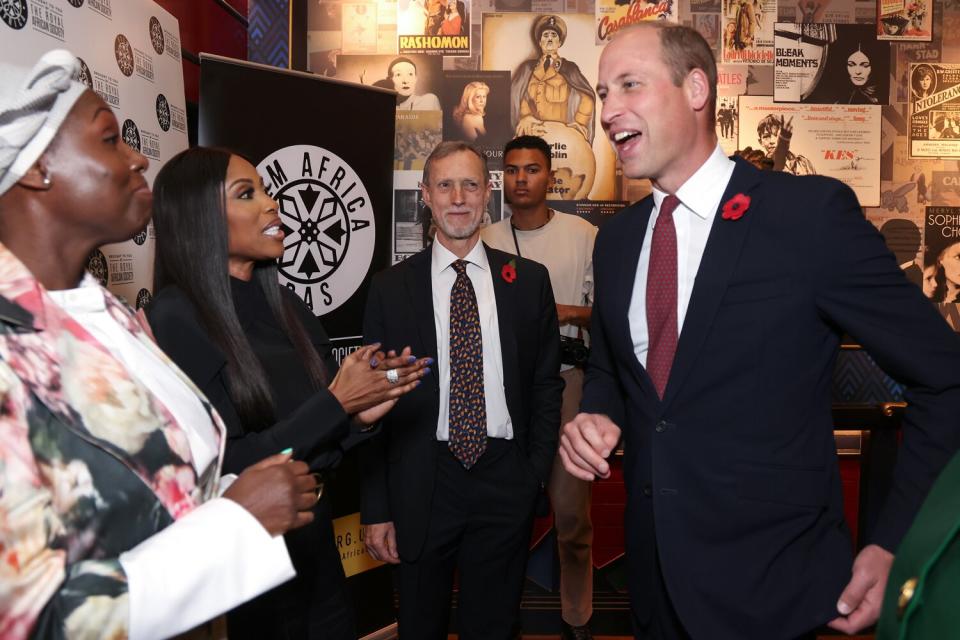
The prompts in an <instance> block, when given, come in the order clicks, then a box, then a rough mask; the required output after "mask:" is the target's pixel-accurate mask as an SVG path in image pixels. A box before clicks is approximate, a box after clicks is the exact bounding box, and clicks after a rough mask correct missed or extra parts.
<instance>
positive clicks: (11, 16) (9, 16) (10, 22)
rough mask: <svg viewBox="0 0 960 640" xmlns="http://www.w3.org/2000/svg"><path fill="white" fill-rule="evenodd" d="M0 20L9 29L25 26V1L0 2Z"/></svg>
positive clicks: (8, 0) (2, 0)
mask: <svg viewBox="0 0 960 640" xmlns="http://www.w3.org/2000/svg"><path fill="white" fill-rule="evenodd" d="M0 19H2V20H3V21H4V22H6V23H7V26H8V27H10V28H11V29H23V27H24V25H26V24H27V0H0Z"/></svg>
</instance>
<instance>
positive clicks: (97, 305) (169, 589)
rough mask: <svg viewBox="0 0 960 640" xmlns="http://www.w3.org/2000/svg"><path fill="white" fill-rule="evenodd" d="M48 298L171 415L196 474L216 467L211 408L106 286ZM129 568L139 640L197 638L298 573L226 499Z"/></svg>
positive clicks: (140, 554) (165, 534)
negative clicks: (130, 327) (110, 299)
mask: <svg viewBox="0 0 960 640" xmlns="http://www.w3.org/2000/svg"><path fill="white" fill-rule="evenodd" d="M49 293H50V296H51V298H53V300H54V302H56V303H57V305H58V306H60V307H61V308H62V309H63V310H64V311H65V312H66V313H68V314H70V316H71V317H72V318H73V319H74V320H76V321H77V322H78V323H79V324H80V325H81V326H82V327H83V328H84V329H85V330H86V331H87V332H88V333H89V334H90V335H92V336H93V337H94V338H96V339H97V340H98V341H99V342H100V343H101V344H102V345H103V346H104V347H106V348H107V350H108V351H110V353H111V354H112V355H113V356H114V357H115V358H117V359H118V360H120V361H121V362H122V363H123V364H124V365H125V366H126V368H127V372H128V374H129V375H130V376H134V377H136V378H137V379H138V380H139V381H140V383H141V384H143V385H144V386H145V387H147V388H148V389H149V390H150V391H151V393H153V395H154V396H155V397H156V398H157V400H158V401H159V402H160V403H161V404H163V405H164V406H165V407H166V408H167V410H168V411H169V412H170V414H171V415H172V416H173V418H174V419H175V420H176V421H177V423H178V424H179V426H180V428H181V429H182V430H183V431H184V433H185V434H186V435H187V440H188V442H189V445H190V454H191V456H192V457H193V464H194V468H195V469H196V470H197V475H198V476H200V475H202V474H203V471H205V470H206V468H207V467H208V466H209V465H211V464H216V460H217V457H218V456H219V454H220V447H219V444H218V441H217V437H216V434H217V432H216V427H215V425H214V423H213V422H212V421H211V419H210V416H209V414H208V413H207V412H206V410H205V409H204V408H203V404H202V403H201V402H200V400H199V398H198V397H197V395H196V394H195V393H194V392H193V391H192V390H191V389H190V387H188V386H187V385H186V383H184V381H183V380H181V379H180V378H179V377H178V376H177V374H176V373H175V372H174V371H173V369H171V367H170V366H168V365H167V363H166V362H164V361H163V360H161V359H160V357H159V356H158V355H157V354H156V353H154V352H153V351H152V350H151V349H150V348H149V347H147V346H146V345H144V344H143V343H142V342H140V340H139V339H137V337H136V336H134V335H132V334H131V333H129V332H128V331H127V330H126V329H125V328H124V327H123V326H121V325H120V324H119V323H118V322H117V321H116V320H115V319H114V318H113V317H112V316H111V315H110V313H109V312H108V311H107V307H106V302H105V300H104V297H103V290H102V289H101V288H100V287H99V285H97V284H96V282H95V281H94V280H93V279H92V278H84V281H83V283H82V285H81V286H80V287H79V288H77V289H66V290H63V291H50V292H49ZM224 437H225V435H224V434H222V433H221V439H222V438H224ZM278 453H279V452H278ZM120 565H121V566H122V567H123V571H124V573H125V574H126V577H127V586H128V592H129V593H128V597H129V601H130V605H129V606H130V638H131V640H152V639H154V638H168V637H170V636H174V635H177V634H179V633H182V632H184V631H188V630H190V629H192V628H193V627H196V626H197V625H199V624H202V623H204V622H206V621H207V620H210V619H211V618H215V617H216V616H218V615H220V614H221V613H224V612H226V611H229V610H230V609H233V608H234V607H236V606H238V605H240V604H242V603H244V602H246V601H247V600H249V599H251V598H253V597H255V596H257V595H260V594H261V593H263V592H264V591H267V590H268V589H271V588H273V587H275V586H277V585H279V584H281V583H283V582H286V581H287V580H289V579H290V578H292V577H293V576H295V575H296V572H295V571H294V569H293V564H292V563H291V561H290V555H289V554H288V553H287V548H286V544H285V543H284V541H283V537H282V536H277V537H275V538H274V537H271V536H270V534H269V533H268V532H267V530H266V529H264V528H263V525H261V524H260V522H258V521H257V520H256V518H254V517H253V516H252V515H251V514H250V512H249V511H247V510H246V509H244V508H243V507H241V506H240V505H239V504H237V503H236V502H234V501H233V500H230V499H227V498H215V499H213V500H210V501H208V502H206V503H204V504H202V505H200V506H198V507H197V508H196V509H194V510H193V511H191V512H190V513H188V514H187V515H185V516H183V517H181V518H180V519H178V520H176V521H174V522H173V524H171V525H170V526H168V527H167V528H166V529H163V530H162V531H160V532H158V533H155V534H154V535H152V536H150V537H149V538H147V539H146V540H144V541H143V542H141V543H140V544H138V545H137V546H136V547H134V548H133V549H131V550H129V551H126V552H124V553H121V554H120Z"/></svg>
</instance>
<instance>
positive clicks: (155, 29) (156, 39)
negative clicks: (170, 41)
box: [150, 16, 163, 54]
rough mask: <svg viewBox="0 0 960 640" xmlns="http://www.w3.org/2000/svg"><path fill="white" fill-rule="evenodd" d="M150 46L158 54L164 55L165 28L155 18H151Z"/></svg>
mask: <svg viewBox="0 0 960 640" xmlns="http://www.w3.org/2000/svg"><path fill="white" fill-rule="evenodd" d="M150 44H152V45H153V50H154V51H156V52H157V53H158V54H160V53H163V27H162V26H160V21H159V20H157V19H156V18H155V17H154V16H150Z"/></svg>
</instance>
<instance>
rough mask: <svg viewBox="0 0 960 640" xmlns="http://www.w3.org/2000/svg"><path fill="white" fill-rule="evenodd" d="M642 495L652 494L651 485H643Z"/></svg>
mask: <svg viewBox="0 0 960 640" xmlns="http://www.w3.org/2000/svg"><path fill="white" fill-rule="evenodd" d="M643 495H644V496H646V497H647V498H649V497H650V496H652V495H653V487H651V486H650V485H648V484H645V485H643Z"/></svg>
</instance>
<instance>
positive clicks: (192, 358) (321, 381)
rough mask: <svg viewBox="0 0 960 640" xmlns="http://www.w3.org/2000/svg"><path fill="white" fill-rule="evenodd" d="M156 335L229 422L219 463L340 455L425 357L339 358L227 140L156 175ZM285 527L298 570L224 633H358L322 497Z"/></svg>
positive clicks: (231, 619)
mask: <svg viewBox="0 0 960 640" xmlns="http://www.w3.org/2000/svg"><path fill="white" fill-rule="evenodd" d="M154 190H155V203H154V208H153V221H154V226H155V228H156V267H155V291H156V292H157V293H156V298H155V299H154V301H153V303H152V304H151V306H150V307H149V308H148V315H149V320H150V325H151V327H152V329H153V332H154V334H155V335H156V338H157V341H158V342H159V344H160V345H161V347H163V348H164V349H166V350H167V352H168V353H169V354H170V356H171V357H172V358H173V359H174V361H175V362H177V364H178V365H180V366H181V367H182V368H183V369H184V371H185V372H186V373H187V374H188V375H189V376H190V377H191V378H192V379H193V380H194V382H195V383H196V384H197V386H199V387H200V388H201V390H203V391H204V393H205V394H206V395H207V397H208V398H210V400H211V402H212V403H213V404H214V406H215V407H216V409H217V410H218V411H219V412H220V414H221V416H223V419H224V422H225V423H226V425H227V431H228V440H227V445H226V454H225V460H224V468H225V469H226V470H227V471H229V470H230V469H231V468H233V467H234V466H236V465H243V464H245V462H246V461H247V460H250V459H257V458H259V457H261V455H262V452H263V451H275V450H280V449H283V448H286V447H292V448H293V450H294V454H295V455H297V456H298V458H301V459H303V460H304V461H306V462H307V463H308V464H309V465H310V468H311V470H313V471H323V470H325V469H330V468H332V467H333V466H335V465H336V464H337V463H338V462H339V461H340V458H341V457H342V455H343V453H344V452H345V451H346V450H347V449H349V448H350V447H352V446H354V445H356V444H357V443H359V442H360V441H362V440H363V439H365V438H367V437H369V435H371V434H372V433H371V432H370V430H369V425H372V424H374V423H375V422H376V421H377V420H379V419H380V418H381V417H382V416H383V415H384V414H385V413H386V412H387V411H388V410H389V409H390V408H391V407H392V406H393V404H395V403H396V400H397V398H399V397H400V395H402V394H403V393H406V392H407V391H409V390H411V389H413V388H414V387H415V386H416V385H417V384H418V383H419V379H420V377H421V376H423V375H424V374H425V373H426V372H428V371H429V369H427V368H426V365H427V364H428V361H427V360H416V359H415V358H413V357H412V356H411V355H410V354H409V352H408V351H405V352H404V353H402V354H401V355H400V356H396V354H390V357H387V356H384V354H382V353H377V352H376V345H373V346H368V347H363V348H361V349H360V350H358V351H356V352H354V353H353V354H351V355H350V356H348V357H346V358H345V359H344V361H343V364H342V366H341V367H340V369H339V371H338V372H337V373H336V375H335V376H333V377H332V379H331V376H330V372H331V371H334V370H336V362H335V360H334V359H333V357H332V354H331V349H330V343H329V339H328V337H327V335H326V333H325V331H324V329H323V326H322V325H321V324H320V322H319V321H318V320H317V318H316V317H315V316H314V315H313V313H312V312H311V311H310V310H309V309H308V308H307V307H306V305H305V304H304V303H303V302H302V301H301V300H300V299H299V298H298V297H297V296H296V295H295V294H293V293H292V292H291V291H289V290H288V289H286V288H284V287H281V286H280V285H279V283H278V281H277V266H276V260H277V259H278V258H280V257H281V256H282V255H283V250H284V247H283V238H284V234H283V228H282V224H281V221H280V217H279V215H278V210H277V203H276V202H275V201H274V200H273V199H272V198H271V197H270V196H269V195H267V194H266V192H265V190H264V187H263V182H262V180H261V178H260V176H259V175H258V174H257V172H256V169H255V168H254V167H253V165H252V164H250V162H248V161H247V160H245V159H244V158H242V157H240V156H238V155H235V154H232V153H231V152H229V151H225V150H221V149H208V148H203V147H196V148H193V149H189V150H187V151H184V152H182V153H180V154H178V155H177V156H175V157H174V158H172V159H171V160H170V161H169V162H168V163H167V164H166V165H165V166H164V167H163V169H161V170H160V172H159V174H158V175H157V178H156V181H155V183H154ZM314 515H315V516H316V517H315V520H314V522H313V523H312V525H310V526H308V527H305V528H303V529H302V530H300V531H298V532H296V534H294V535H288V536H287V537H286V541H287V547H288V549H289V551H290V555H291V557H292V558H293V563H294V567H295V568H296V570H297V577H296V578H295V579H294V580H293V581H291V582H288V583H286V584H285V585H281V586H280V587H278V588H277V589H275V590H274V591H272V592H270V593H268V594H266V595H264V596H262V597H260V598H258V599H257V600H254V601H253V602H251V603H249V604H247V605H245V606H243V607H240V608H239V609H237V610H235V611H233V612H231V613H230V614H229V615H228V626H229V635H230V637H231V638H244V637H249V638H263V637H283V638H287V637H289V638H308V637H310V638H337V639H340V638H343V639H346V638H351V639H352V638H355V637H356V634H355V631H354V620H353V613H352V607H351V605H350V603H349V599H348V597H347V595H346V593H345V588H344V587H345V585H344V574H343V569H342V566H341V564H340V555H339V551H338V550H337V548H336V545H335V543H334V536H333V526H332V521H331V512H330V503H329V499H328V498H327V497H326V496H324V497H322V498H320V499H319V501H318V503H317V505H316V507H315V509H314Z"/></svg>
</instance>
